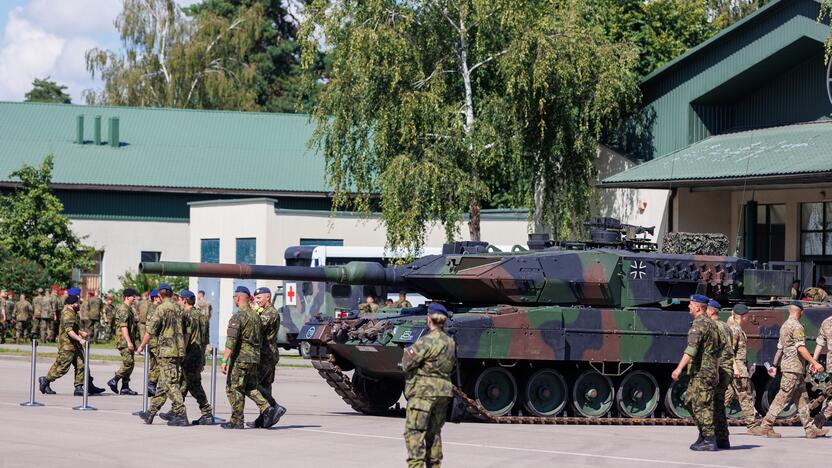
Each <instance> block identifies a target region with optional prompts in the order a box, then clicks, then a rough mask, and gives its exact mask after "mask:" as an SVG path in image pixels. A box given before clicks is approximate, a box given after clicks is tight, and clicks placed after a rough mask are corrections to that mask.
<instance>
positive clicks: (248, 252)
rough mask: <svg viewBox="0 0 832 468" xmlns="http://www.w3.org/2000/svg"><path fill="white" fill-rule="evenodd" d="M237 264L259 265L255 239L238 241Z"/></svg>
mask: <svg viewBox="0 0 832 468" xmlns="http://www.w3.org/2000/svg"><path fill="white" fill-rule="evenodd" d="M237 263H248V264H254V263H257V239H255V238H253V237H244V238H239V239H237Z"/></svg>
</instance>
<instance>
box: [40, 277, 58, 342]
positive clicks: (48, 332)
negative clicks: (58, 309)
mask: <svg viewBox="0 0 832 468" xmlns="http://www.w3.org/2000/svg"><path fill="white" fill-rule="evenodd" d="M41 291H42V290H41V289H38V302H39V303H40V339H41V340H43V341H52V340H53V339H54V338H55V337H54V335H53V334H52V330H53V329H54V328H53V323H54V320H57V317H56V316H55V311H54V309H53V307H52V300H51V299H50V297H49V296H45V295H43V293H42V292H41Z"/></svg>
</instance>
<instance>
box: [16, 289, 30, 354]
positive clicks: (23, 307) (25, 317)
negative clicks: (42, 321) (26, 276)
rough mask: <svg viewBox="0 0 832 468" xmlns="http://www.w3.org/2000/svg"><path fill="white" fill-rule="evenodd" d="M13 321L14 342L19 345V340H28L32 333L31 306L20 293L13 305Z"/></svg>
mask: <svg viewBox="0 0 832 468" xmlns="http://www.w3.org/2000/svg"><path fill="white" fill-rule="evenodd" d="M14 320H15V324H14V342H15V343H16V344H20V339H21V338H22V339H24V340H26V339H28V338H29V333H30V332H31V331H32V304H31V303H30V302H29V301H27V300H26V294H24V293H20V298H19V299H18V301H17V302H16V303H15V304H14Z"/></svg>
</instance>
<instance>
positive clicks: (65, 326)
mask: <svg viewBox="0 0 832 468" xmlns="http://www.w3.org/2000/svg"><path fill="white" fill-rule="evenodd" d="M70 330H72V331H74V332H75V333H79V332H80V330H81V320H80V319H79V318H78V312H76V311H75V309H73V308H72V307H70V306H64V310H62V311H61V325H60V328H59V329H58V350H59V351H81V343H79V342H77V341H75V340H73V339H72V338H70V337H69V331H70Z"/></svg>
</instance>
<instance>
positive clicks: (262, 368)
mask: <svg viewBox="0 0 832 468" xmlns="http://www.w3.org/2000/svg"><path fill="white" fill-rule="evenodd" d="M276 365H277V362H275V361H272V360H265V361H264V360H263V358H262V356H261V358H260V364H259V366H258V369H257V375H258V377H259V383H258V384H257V385H258V386H257V389H258V390H260V393H262V394H263V397H264V398H265V399H266V401H268V402H269V406H275V405H277V402H276V401H275V399H274V397H273V396H272V384H274V371H275V366H276Z"/></svg>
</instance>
